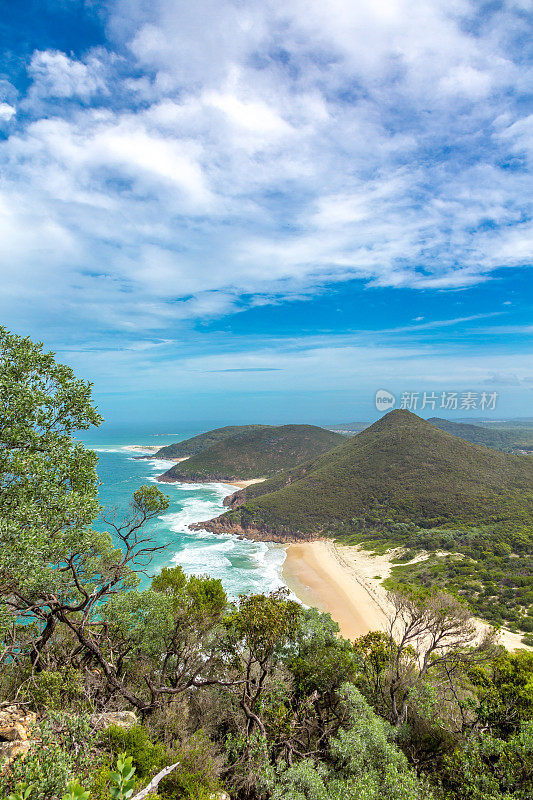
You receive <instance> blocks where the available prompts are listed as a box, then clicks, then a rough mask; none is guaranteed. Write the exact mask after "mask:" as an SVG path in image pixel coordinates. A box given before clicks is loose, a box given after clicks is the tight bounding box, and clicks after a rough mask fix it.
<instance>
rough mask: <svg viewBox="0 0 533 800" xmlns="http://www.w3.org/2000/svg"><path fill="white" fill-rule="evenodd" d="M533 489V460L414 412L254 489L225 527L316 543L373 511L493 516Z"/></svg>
mask: <svg viewBox="0 0 533 800" xmlns="http://www.w3.org/2000/svg"><path fill="white" fill-rule="evenodd" d="M531 490H533V461H532V460H531V459H529V457H526V456H521V455H509V454H507V453H501V452H498V451H495V450H490V449H488V448H486V447H480V446H476V445H472V444H470V443H468V442H466V441H464V440H463V439H459V438H457V437H456V436H452V435H451V434H449V433H446V432H445V431H442V430H440V429H439V428H436V427H435V426H434V425H432V424H431V423H429V422H426V421H425V420H422V419H420V418H419V417H417V416H415V415H414V414H411V413H410V412H409V411H391V412H390V413H389V414H387V415H386V416H384V417H382V418H381V419H380V420H378V422H375V423H374V424H373V425H371V426H370V427H369V428H366V429H365V430H364V431H362V432H361V433H359V434H357V435H356V436H353V437H351V438H350V439H348V440H343V442H342V444H340V445H339V446H338V447H336V448H335V449H334V450H332V451H330V452H328V453H326V454H325V455H322V456H320V457H319V458H317V459H315V460H314V461H313V462H312V463H306V464H303V465H300V466H299V467H296V468H295V469H293V470H290V471H288V472H287V473H283V474H282V475H278V476H275V477H274V478H273V479H271V480H270V481H266V482H264V483H262V484H259V485H256V486H252V487H249V489H247V490H246V502H245V503H244V505H242V506H241V507H239V508H237V509H235V510H233V511H231V512H227V513H226V514H225V515H223V516H222V517H219V518H218V522H219V523H221V524H223V525H230V526H235V525H236V526H239V527H241V528H242V529H244V530H246V529H255V530H256V531H260V532H263V534H264V535H265V538H267V537H268V535H276V536H281V537H283V536H285V535H287V536H290V537H291V538H298V537H300V538H312V537H314V536H317V535H320V534H322V533H324V532H325V531H326V530H327V529H331V528H332V527H335V525H336V524H337V523H341V524H342V523H345V522H346V521H347V520H349V519H351V518H353V517H358V516H360V515H363V514H368V513H373V514H377V515H378V516H381V517H383V518H390V519H392V520H398V521H403V520H406V519H407V520H409V521H411V522H413V523H415V524H417V525H426V526H428V527H431V526H434V525H437V524H441V523H445V522H446V521H451V520H461V521H463V522H472V521H474V520H477V519H478V518H479V517H480V515H481V516H483V517H487V516H491V515H494V514H495V513H498V512H499V511H501V509H502V507H503V506H504V505H506V504H507V503H508V502H511V501H512V504H513V505H515V504H516V503H518V504H519V505H522V504H523V502H525V500H523V499H520V495H521V494H523V493H525V492H528V491H531Z"/></svg>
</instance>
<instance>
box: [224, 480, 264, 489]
mask: <svg viewBox="0 0 533 800" xmlns="http://www.w3.org/2000/svg"><path fill="white" fill-rule="evenodd" d="M264 480H266V478H253V479H252V480H250V481H231V483H228V486H236V487H237V489H246V487H247V486H251V485H252V483H262V482H263V481H264Z"/></svg>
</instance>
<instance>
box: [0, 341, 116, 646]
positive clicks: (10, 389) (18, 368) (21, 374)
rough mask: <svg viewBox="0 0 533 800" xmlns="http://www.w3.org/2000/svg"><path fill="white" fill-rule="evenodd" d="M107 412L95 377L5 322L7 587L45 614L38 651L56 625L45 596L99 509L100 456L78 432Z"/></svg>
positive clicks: (0, 559)
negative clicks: (101, 409)
mask: <svg viewBox="0 0 533 800" xmlns="http://www.w3.org/2000/svg"><path fill="white" fill-rule="evenodd" d="M101 419H102V418H101V417H100V415H99V414H98V412H97V411H96V409H95V408H94V407H93V405H92V402H91V384H90V383H89V382H87V381H83V380H80V379H78V378H76V377H75V375H74V373H73V372H72V370H71V369H70V368H69V367H67V366H64V365H62V364H58V363H57V362H56V361H55V358H54V355H53V353H47V352H45V351H44V349H43V345H42V344H38V343H37V344H36V343H34V342H32V341H31V340H30V339H28V338H22V337H20V336H16V335H14V334H11V333H8V332H7V331H6V330H5V328H0V593H1V596H2V597H3V598H4V599H5V598H8V599H9V603H8V605H9V608H11V609H13V611H14V612H15V613H19V612H20V611H21V608H20V605H19V604H18V602H17V595H18V596H23V597H24V598H25V599H24V600H23V601H22V606H23V607H24V608H25V610H26V612H27V613H28V618H31V619H33V620H38V621H39V623H40V625H39V628H40V632H39V635H38V636H37V637H36V638H35V640H34V643H33V647H32V649H33V655H34V659H37V658H38V652H39V651H40V650H41V649H42V647H44V645H45V644H46V641H47V640H48V639H49V637H50V636H51V634H52V631H53V628H54V625H55V620H54V619H53V618H51V617H50V615H49V613H48V611H47V610H46V609H45V608H43V606H42V604H40V602H39V600H38V599H37V596H38V595H39V593H40V592H41V591H42V589H43V587H45V586H46V587H53V586H54V585H55V584H56V580H57V578H58V574H57V568H58V565H59V564H61V563H62V562H63V560H64V558H65V556H66V554H67V553H68V552H69V550H70V549H71V548H72V544H73V543H74V542H76V541H79V540H83V539H84V538H86V530H87V527H88V526H90V525H91V524H92V522H93V521H94V519H95V518H96V516H97V514H98V512H99V505H98V498H97V487H98V479H97V476H96V462H97V457H96V454H95V453H93V452H92V451H91V450H88V449H87V448H85V447H84V446H83V445H82V444H81V443H80V442H77V441H75V440H74V439H73V434H74V432H75V431H77V430H86V429H88V428H90V427H91V426H93V425H99V424H100V422H101ZM30 598H32V599H31V600H30ZM30 609H31V612H30ZM6 625H7V623H6V621H5V619H4V629H5V628H6ZM28 633H29V634H30V633H33V630H31V629H29V628H28ZM7 651H8V653H10V654H11V655H12V654H13V653H14V652H16V651H17V647H15V648H13V647H11V648H10V647H9V646H8V647H7ZM4 655H6V654H5V653H4Z"/></svg>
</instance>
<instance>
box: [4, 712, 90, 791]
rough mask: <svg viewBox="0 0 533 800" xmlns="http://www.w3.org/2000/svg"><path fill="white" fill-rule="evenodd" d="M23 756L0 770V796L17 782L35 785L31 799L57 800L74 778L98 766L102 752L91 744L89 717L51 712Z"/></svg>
mask: <svg viewBox="0 0 533 800" xmlns="http://www.w3.org/2000/svg"><path fill="white" fill-rule="evenodd" d="M35 734H36V735H35V737H34V742H33V743H32V744H31V746H30V748H29V750H28V752H27V753H26V755H25V757H24V758H20V757H19V758H17V759H15V761H14V762H13V764H12V765H11V767H10V768H9V770H7V771H5V770H4V772H3V773H1V774H0V796H3V795H4V793H7V792H10V791H14V790H15V787H16V785H17V784H21V783H22V784H24V785H25V786H31V787H32V794H31V798H32V800H34V798H35V800H57V798H58V797H62V796H63V793H64V792H65V790H66V788H67V786H68V785H69V783H71V782H72V781H73V780H74V779H76V780H82V781H85V779H86V778H87V777H88V776H89V775H90V774H91V773H92V772H93V771H94V770H96V769H97V768H98V766H99V764H100V762H101V756H100V754H99V753H98V752H97V751H95V750H94V749H93V747H92V732H91V728H90V726H89V720H88V717H87V716H85V715H80V716H70V715H67V714H57V713H51V714H49V715H48V716H47V717H46V718H45V719H44V720H42V721H41V722H40V723H39V725H38V727H37V730H36V732H35Z"/></svg>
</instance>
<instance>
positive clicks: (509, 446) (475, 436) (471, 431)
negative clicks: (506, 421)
mask: <svg viewBox="0 0 533 800" xmlns="http://www.w3.org/2000/svg"><path fill="white" fill-rule="evenodd" d="M428 422H431V424H432V425H435V426H436V427H437V428H440V429H441V431H446V432H447V433H451V434H452V435H453V436H458V437H459V438H460V439H465V440H466V441H467V442H471V443H472V444H482V445H484V446H485V447H492V448H494V449H495V450H502V451H504V452H510V451H511V450H513V449H514V448H515V447H516V436H513V434H512V433H511V432H510V431H502V430H495V429H492V430H491V429H490V428H484V427H482V426H481V425H470V424H467V423H464V422H451V421H450V420H447V419H441V418H440V417H431V418H430V419H428Z"/></svg>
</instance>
